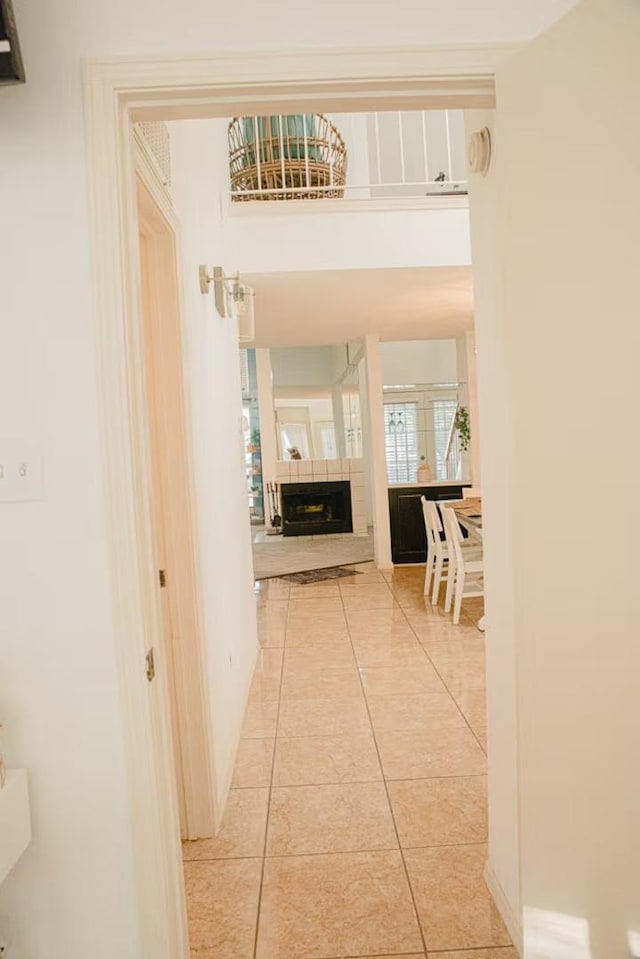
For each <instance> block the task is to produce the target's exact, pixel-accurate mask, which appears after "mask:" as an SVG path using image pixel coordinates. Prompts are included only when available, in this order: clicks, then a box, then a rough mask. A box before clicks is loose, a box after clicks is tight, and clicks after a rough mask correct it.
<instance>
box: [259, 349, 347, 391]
mask: <svg viewBox="0 0 640 959" xmlns="http://www.w3.org/2000/svg"><path fill="white" fill-rule="evenodd" d="M270 353H271V369H272V371H273V385H274V387H275V388H277V387H279V386H322V387H326V388H329V387H330V386H331V385H332V384H333V382H334V348H333V347H332V346H293V347H282V348H273V349H271V350H270Z"/></svg>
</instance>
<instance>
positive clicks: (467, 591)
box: [442, 506, 484, 626]
mask: <svg viewBox="0 0 640 959" xmlns="http://www.w3.org/2000/svg"><path fill="white" fill-rule="evenodd" d="M442 519H443V522H444V535H445V539H446V543H447V552H448V556H449V564H448V567H449V568H448V570H447V592H446V595H445V602H444V609H445V612H446V613H448V612H450V610H451V604H452V602H453V622H454V625H456V626H457V625H458V623H459V622H460V611H461V609H462V600H463V599H464V598H471V597H472V596H484V580H483V575H484V560H483V557H482V550H480V549H478V548H477V547H476V548H473V547H471V548H470V547H466V548H465V547H463V545H462V543H463V539H462V533H461V531H460V525H459V523H458V520H457V518H456V514H455V513H454V511H453V510H452V509H451V507H450V506H443V507H442Z"/></svg>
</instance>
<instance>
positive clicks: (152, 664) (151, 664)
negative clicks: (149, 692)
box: [144, 649, 156, 682]
mask: <svg viewBox="0 0 640 959" xmlns="http://www.w3.org/2000/svg"><path fill="white" fill-rule="evenodd" d="M144 661H145V672H146V674H147V679H148V680H149V682H152V680H154V679H155V675H156V660H155V656H154V654H153V649H150V650H149V652H148V653H147V655H146V656H145V658H144Z"/></svg>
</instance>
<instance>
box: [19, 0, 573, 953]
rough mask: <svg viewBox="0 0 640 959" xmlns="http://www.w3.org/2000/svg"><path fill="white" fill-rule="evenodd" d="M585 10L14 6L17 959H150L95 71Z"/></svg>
mask: <svg viewBox="0 0 640 959" xmlns="http://www.w3.org/2000/svg"><path fill="white" fill-rule="evenodd" d="M572 2H573V0H544V2H540V0H538V2H535V3H534V2H528V3H526V4H518V5H516V4H513V3H512V2H511V0H492V2H491V4H489V3H485V4H483V5H482V7H480V6H479V5H478V4H477V3H476V2H475V0H464V2H461V3H459V4H457V6H456V8H455V9H453V8H451V7H448V6H447V5H444V4H442V3H441V2H440V0H428V2H424V3H422V4H416V3H414V2H413V0H403V2H400V3H398V4H396V6H395V7H394V15H393V16H390V15H389V10H388V9H387V8H384V7H381V8H379V9H372V8H368V9H367V16H366V17H363V16H362V8H361V6H360V5H359V4H355V3H354V4H350V5H349V6H348V7H346V8H345V5H344V4H343V3H341V2H339V0H331V3H329V4H328V5H325V6H324V7H323V12H322V16H319V17H297V18H294V19H292V18H291V6H290V4H289V3H285V2H284V0H276V2H274V3H272V4H270V6H269V16H268V17H265V16H264V10H263V8H262V7H261V6H260V5H258V4H256V3H255V2H254V0H241V2H240V3H239V4H238V3H236V4H233V5H231V4H230V5H226V6H225V5H222V6H220V5H212V4H211V3H210V2H209V0H185V2H183V3H182V4H176V3H174V2H170V0H153V2H152V0H113V2H110V3H108V4H105V3H98V2H97V0H85V2H84V3H82V4H79V3H77V2H75V0H55V2H54V0H41V2H40V3H38V4H34V3H29V2H28V0H16V2H15V3H14V7H15V13H16V17H17V21H18V27H19V31H20V38H21V42H22V48H23V53H24V57H25V62H26V69H27V75H28V83H27V84H26V85H25V86H20V87H13V88H6V89H3V90H2V91H0V129H1V130H2V136H1V137H0V209H2V217H3V230H2V234H1V239H0V243H1V244H2V253H1V255H0V289H1V290H2V309H1V315H0V321H1V323H2V327H3V333H2V342H3V349H2V351H1V352H0V373H1V375H0V398H1V402H0V419H1V422H2V427H1V431H0V432H1V433H2V435H5V436H6V435H11V436H18V437H25V438H27V439H30V438H33V439H34V440H35V442H36V444H37V445H38V446H39V447H40V448H41V449H42V451H43V453H44V457H45V469H46V498H45V500H44V501H42V502H41V503H37V504H25V505H15V506H11V505H9V506H4V505H3V506H2V507H1V509H2V535H3V544H4V549H3V551H2V558H1V559H0V562H1V564H2V568H1V570H0V582H1V583H2V589H3V594H2V643H1V647H0V655H1V657H2V659H1V661H0V696H1V697H2V702H3V718H4V719H5V720H6V721H7V722H8V729H7V730H6V731H5V732H4V733H3V742H4V743H5V745H6V751H7V754H8V756H9V759H10V761H11V762H13V763H24V764H26V765H28V766H29V767H30V769H31V782H32V798H33V804H34V824H35V841H34V844H33V846H32V848H31V850H30V851H29V852H28V853H27V855H26V856H25V858H24V859H23V860H22V862H21V863H20V864H19V865H18V867H17V868H16V870H15V872H14V873H13V875H12V877H11V878H10V879H9V880H8V882H7V883H5V884H4V885H3V888H2V891H1V892H0V912H2V913H10V914H11V917H12V921H13V924H14V925H15V927H16V933H17V935H16V938H17V940H18V942H19V944H20V948H21V952H22V956H21V959H41V957H42V956H45V955H49V956H51V959H86V957H87V956H91V957H92V959H102V957H104V959H107V957H109V959H111V957H112V956H114V955H117V956H119V957H130V959H134V957H135V959H143V957H141V955H140V950H139V948H138V945H137V926H136V915H135V908H136V907H135V895H134V891H133V864H132V857H131V842H130V839H131V837H130V826H129V815H128V805H127V801H126V798H125V784H124V770H123V765H124V757H123V745H122V734H121V729H120V726H119V715H120V710H119V701H118V694H117V684H116V673H115V663H114V642H113V624H112V615H111V606H110V595H109V590H108V579H107V561H106V555H105V527H104V523H105V507H104V500H103V491H102V489H101V484H100V464H99V443H100V436H99V432H98V431H99V419H98V412H97V402H96V377H95V358H96V356H95V354H96V342H95V338H94V324H93V316H92V298H91V282H90V265H89V230H88V210H87V192H86V182H87V175H86V173H87V171H86V165H85V144H84V134H83V100H82V70H81V66H82V60H83V59H84V58H88V57H95V56H112V55H121V54H136V55H143V54H162V53H176V52H178V51H184V52H185V53H189V52H196V53H199V52H201V51H202V50H203V49H205V48H207V47H208V48H209V49H227V50H228V49H236V48H237V47H238V44H239V43H241V44H242V45H243V46H244V47H245V48H247V49H251V48H263V49H265V48H276V49H277V48H281V47H283V46H287V47H313V46H315V47H328V48H335V47H336V46H342V47H349V46H354V47H356V46H363V47H367V46H372V45H384V46H393V45H402V44H410V45H413V44H414V43H415V42H416V38H417V37H418V38H425V39H426V40H428V42H429V43H432V44H440V43H447V42H455V43H462V42H465V41H469V42H481V41H485V40H486V41H489V40H490V41H497V40H505V41H506V40H513V39H519V38H523V37H527V36H530V35H532V34H534V33H535V32H537V30H538V29H540V28H541V27H542V26H543V25H544V23H545V22H547V21H549V20H551V19H552V18H553V17H554V16H555V15H557V14H558V13H560V12H561V10H562V8H563V7H568V6H570V5H572ZM239 23H241V24H242V29H241V31H240V32H239V30H238V24H239ZM205 259H207V260H208V259H209V257H208V256H207V257H205ZM36 275H37V281H36V278H35V277H36ZM236 365H237V364H236ZM97 864H98V865H97ZM145 959H148V957H145Z"/></svg>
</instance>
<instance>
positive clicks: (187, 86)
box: [85, 45, 516, 959]
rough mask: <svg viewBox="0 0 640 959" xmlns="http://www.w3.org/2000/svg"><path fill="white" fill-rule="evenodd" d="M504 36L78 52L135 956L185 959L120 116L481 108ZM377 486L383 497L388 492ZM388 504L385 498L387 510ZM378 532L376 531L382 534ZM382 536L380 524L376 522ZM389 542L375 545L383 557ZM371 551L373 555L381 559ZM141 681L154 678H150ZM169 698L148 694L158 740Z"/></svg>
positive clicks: (129, 154) (131, 216)
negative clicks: (190, 52) (428, 43)
mask: <svg viewBox="0 0 640 959" xmlns="http://www.w3.org/2000/svg"><path fill="white" fill-rule="evenodd" d="M515 49H516V48H514V47H513V46H510V45H497V46H496V45H493V46H468V47H441V48H437V49H434V48H406V49H400V50H393V49H383V50H352V51H345V50H342V51H335V50H327V51H319V52H310V51H299V52H289V53H287V52H285V53H283V52H280V51H273V52H270V53H264V52H255V53H247V52H244V53H223V54H217V55H211V54H208V55H203V56H188V57H179V56H176V57H147V58H143V59H134V58H131V57H126V58H119V59H115V60H95V61H90V62H89V63H88V64H87V65H86V68H85V93H86V97H85V105H86V111H85V120H86V142H87V167H88V174H89V210H90V229H91V241H92V243H91V252H92V271H93V285H94V297H95V323H96V327H95V337H96V354H97V365H98V369H97V377H98V383H99V390H100V435H101V441H102V446H103V475H104V495H105V506H106V524H105V525H106V536H107V545H108V550H109V557H110V568H111V580H110V585H111V592H112V607H113V622H114V643H115V646H116V656H117V662H118V671H119V680H120V687H121V697H122V698H121V704H122V706H121V708H122V727H123V730H124V747H125V752H126V760H127V770H128V781H129V797H130V804H131V826H132V835H133V844H134V845H133V854H134V861H135V868H136V882H137V907H138V916H139V930H140V953H141V955H144V956H153V959H187V957H188V943H187V935H186V918H185V907H184V887H183V880H182V863H181V856H180V847H179V843H178V839H177V837H178V817H177V809H176V803H175V800H174V798H173V793H174V790H173V770H172V768H171V763H170V762H169V754H167V757H166V761H160V764H159V765H158V763H157V762H156V759H157V756H156V754H155V751H156V741H155V739H154V728H155V727H154V724H153V722H152V718H151V710H150V708H149V684H148V683H147V680H146V678H145V675H144V657H145V652H146V649H147V644H148V641H149V639H150V638H152V637H154V636H156V635H158V630H159V623H158V617H157V610H156V609H155V602H154V591H155V589H156V581H155V577H156V575H157V573H156V571H155V570H154V568H153V562H152V556H153V551H152V549H151V542H152V536H151V517H150V511H149V508H148V504H147V502H146V491H147V489H148V488H149V485H150V484H149V479H150V473H149V455H148V449H147V447H148V441H147V438H146V422H145V418H144V403H143V396H144V389H143V386H144V384H143V382H142V363H141V336H140V332H141V331H140V326H141V324H140V304H139V302H138V299H137V293H138V290H137V285H136V282H135V276H134V278H133V281H132V276H131V271H132V264H133V263H134V262H135V258H136V247H137V229H136V219H135V194H134V162H135V161H134V156H133V153H134V151H133V150H132V148H131V135H130V130H131V123H132V122H133V121H136V120H143V119H149V120H153V119H161V120H167V119H181V118H189V117H215V116H223V117H224V116H229V113H230V112H241V111H242V112H248V111H250V110H252V104H260V105H262V104H268V105H269V107H270V109H273V110H274V111H275V110H278V111H286V110H291V109H292V106H293V105H295V106H296V107H299V106H302V105H304V106H305V107H306V108H307V109H316V110H320V111H322V110H331V104H334V109H335V105H338V104H339V106H340V109H342V110H345V111H348V112H358V111H376V110H377V109H379V108H380V107H381V106H382V107H384V108H386V109H391V110H394V109H395V110H398V109H411V108H413V109H415V108H418V109H424V108H428V107H430V108H432V109H443V108H451V109H460V108H462V109H464V108H472V107H492V106H493V105H494V101H495V84H494V74H495V70H496V68H497V66H498V65H499V64H500V63H502V62H504V60H505V59H506V58H507V57H509V56H510V55H511V54H512V53H513V52H514V50H515ZM386 495H387V494H386V484H385V487H384V496H385V497H386ZM387 510H388V506H387ZM383 532H384V531H383ZM386 532H387V535H388V530H387V531H386ZM388 552H389V550H388V548H385V549H383V550H382V554H383V556H384V559H385V560H386V562H383V564H382V565H385V566H387V565H388V566H390V559H388V558H387V553H388ZM380 558H382V557H380ZM151 685H153V684H151ZM166 706H167V704H166V703H164V704H162V703H160V711H161V717H160V718H161V720H162V724H163V726H164V727H165V732H166V738H167V741H169V739H170V730H169V725H168V720H167V708H166Z"/></svg>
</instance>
